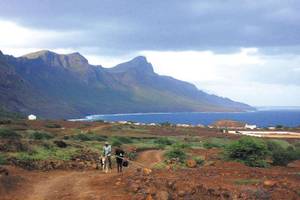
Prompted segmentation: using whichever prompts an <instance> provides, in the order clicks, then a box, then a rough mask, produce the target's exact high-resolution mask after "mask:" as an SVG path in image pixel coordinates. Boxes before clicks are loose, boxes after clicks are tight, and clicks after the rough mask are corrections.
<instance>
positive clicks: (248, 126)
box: [245, 124, 257, 130]
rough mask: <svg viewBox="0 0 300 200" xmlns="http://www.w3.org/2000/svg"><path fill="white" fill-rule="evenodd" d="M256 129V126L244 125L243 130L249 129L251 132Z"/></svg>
mask: <svg viewBox="0 0 300 200" xmlns="http://www.w3.org/2000/svg"><path fill="white" fill-rule="evenodd" d="M256 128H257V126H256V125H250V124H246V125H245V129H251V130H253V129H256Z"/></svg>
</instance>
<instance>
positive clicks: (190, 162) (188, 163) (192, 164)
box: [186, 159, 197, 168]
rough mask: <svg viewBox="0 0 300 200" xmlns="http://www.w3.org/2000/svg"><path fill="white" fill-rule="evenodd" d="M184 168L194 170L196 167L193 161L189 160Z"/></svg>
mask: <svg viewBox="0 0 300 200" xmlns="http://www.w3.org/2000/svg"><path fill="white" fill-rule="evenodd" d="M186 166H187V167H189V168H195V167H197V163H196V161H195V160H192V159H190V160H187V161H186Z"/></svg>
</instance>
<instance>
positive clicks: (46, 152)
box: [16, 147, 78, 161]
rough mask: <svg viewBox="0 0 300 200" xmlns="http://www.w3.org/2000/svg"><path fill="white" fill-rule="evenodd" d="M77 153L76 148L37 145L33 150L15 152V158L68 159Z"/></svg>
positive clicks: (36, 159)
mask: <svg viewBox="0 0 300 200" xmlns="http://www.w3.org/2000/svg"><path fill="white" fill-rule="evenodd" d="M77 153H78V149H76V148H72V147H70V148H64V149H61V148H56V147H52V148H43V147H37V148H35V149H34V151H33V152H30V153H28V152H20V153H17V154H16V158H17V159H19V160H26V161H39V160H48V159H53V160H70V159H71V158H72V156H74V155H76V154H77Z"/></svg>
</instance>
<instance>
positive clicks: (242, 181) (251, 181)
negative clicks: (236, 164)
mask: <svg viewBox="0 0 300 200" xmlns="http://www.w3.org/2000/svg"><path fill="white" fill-rule="evenodd" d="M260 182H261V180H259V179H238V180H235V181H234V184H236V185H253V184H258V183H260Z"/></svg>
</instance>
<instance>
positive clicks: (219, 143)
mask: <svg viewBox="0 0 300 200" xmlns="http://www.w3.org/2000/svg"><path fill="white" fill-rule="evenodd" d="M230 142H231V140H230V139H227V138H209V139H208V140H205V141H204V143H203V147H204V148H206V149H211V148H213V147H215V148H225V147H226V146H227V145H228V144H230Z"/></svg>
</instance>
